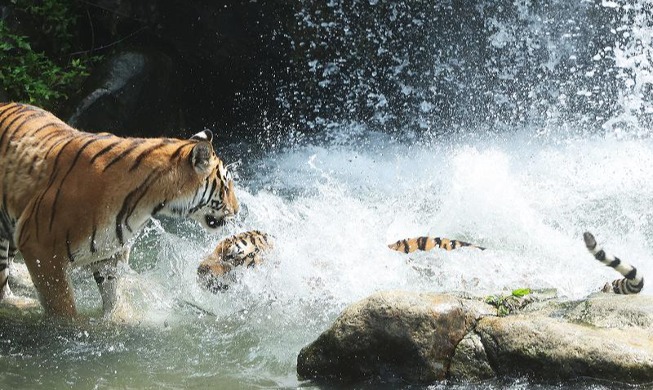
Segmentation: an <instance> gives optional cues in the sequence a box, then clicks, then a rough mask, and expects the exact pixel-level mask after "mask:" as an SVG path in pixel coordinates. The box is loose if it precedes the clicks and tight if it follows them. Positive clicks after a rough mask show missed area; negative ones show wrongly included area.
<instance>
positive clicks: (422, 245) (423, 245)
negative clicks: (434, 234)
mask: <svg viewBox="0 0 653 390" xmlns="http://www.w3.org/2000/svg"><path fill="white" fill-rule="evenodd" d="M426 240H427V238H426V237H419V238H418V239H417V247H418V248H419V250H421V251H423V250H426Z"/></svg>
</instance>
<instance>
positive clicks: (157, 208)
mask: <svg viewBox="0 0 653 390" xmlns="http://www.w3.org/2000/svg"><path fill="white" fill-rule="evenodd" d="M164 207H166V202H165V200H164V201H163V202H161V203H159V204H158V205H156V206H154V210H152V216H153V217H154V216H155V215H157V214H158V213H159V211H161V210H162V209H163V208H164Z"/></svg>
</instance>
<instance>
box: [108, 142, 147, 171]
mask: <svg viewBox="0 0 653 390" xmlns="http://www.w3.org/2000/svg"><path fill="white" fill-rule="evenodd" d="M131 141H132V143H131V146H129V147H128V148H127V149H125V150H123V151H122V153H120V154H119V155H117V156H116V157H114V158H113V160H111V161H109V163H108V164H107V165H105V166H104V168H103V169H102V172H106V170H107V169H109V167H111V166H112V165H113V164H115V163H117V162H118V161H120V160H122V159H123V158H125V156H127V155H128V154H129V153H131V152H132V151H133V150H134V149H136V148H138V147H139V145H140V144H142V143H143V142H145V140H144V139H134V140H131Z"/></svg>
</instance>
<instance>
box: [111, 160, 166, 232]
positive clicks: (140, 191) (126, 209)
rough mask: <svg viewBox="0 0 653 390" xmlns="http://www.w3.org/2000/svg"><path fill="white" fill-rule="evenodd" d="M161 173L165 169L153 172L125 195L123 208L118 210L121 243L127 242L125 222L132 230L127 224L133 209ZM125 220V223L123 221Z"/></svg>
mask: <svg viewBox="0 0 653 390" xmlns="http://www.w3.org/2000/svg"><path fill="white" fill-rule="evenodd" d="M161 174H163V171H160V170H156V171H153V172H151V173H150V174H149V175H148V176H147V178H145V180H144V181H143V183H142V184H141V185H139V186H138V187H136V188H135V189H134V190H132V191H131V192H130V193H129V194H127V196H126V197H125V199H124V201H123V203H122V208H121V209H120V211H119V212H118V215H116V237H117V238H118V242H119V243H120V245H124V244H125V240H124V235H123V230H122V229H123V224H124V225H126V226H127V227H128V229H130V230H131V228H130V227H129V226H128V224H127V220H128V219H129V217H130V216H131V214H132V213H133V210H134V209H135V208H136V205H137V204H138V202H139V201H140V200H141V199H142V198H143V196H145V194H146V193H147V190H148V189H149V187H150V186H151V185H152V182H153V181H154V180H156V178H158V177H159V176H160V175H161ZM134 198H136V201H134ZM123 221H124V223H123Z"/></svg>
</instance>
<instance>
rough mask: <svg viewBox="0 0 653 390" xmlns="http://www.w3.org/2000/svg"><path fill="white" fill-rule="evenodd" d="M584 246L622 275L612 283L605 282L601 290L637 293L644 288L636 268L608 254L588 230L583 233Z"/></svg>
mask: <svg viewBox="0 0 653 390" xmlns="http://www.w3.org/2000/svg"><path fill="white" fill-rule="evenodd" d="M583 239H584V240H585V246H586V247H587V250H588V251H589V252H590V253H591V254H592V255H593V256H594V258H595V259H597V260H598V261H600V262H601V263H603V264H605V265H607V266H609V267H612V268H614V269H615V270H616V271H617V272H619V273H620V274H621V275H623V276H624V277H623V278H621V279H616V280H613V281H612V283H606V284H605V286H603V288H602V291H603V292H613V293H615V294H637V293H639V292H640V291H642V288H644V277H643V276H642V275H641V274H640V273H639V272H638V271H637V268H635V267H633V266H632V265H630V264H627V263H625V262H623V261H622V260H621V259H619V258H618V257H616V256H613V255H611V254H608V253H606V252H605V250H603V248H602V247H601V246H600V245H599V244H598V243H597V242H596V239H595V238H594V235H592V233H590V232H585V233H583Z"/></svg>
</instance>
